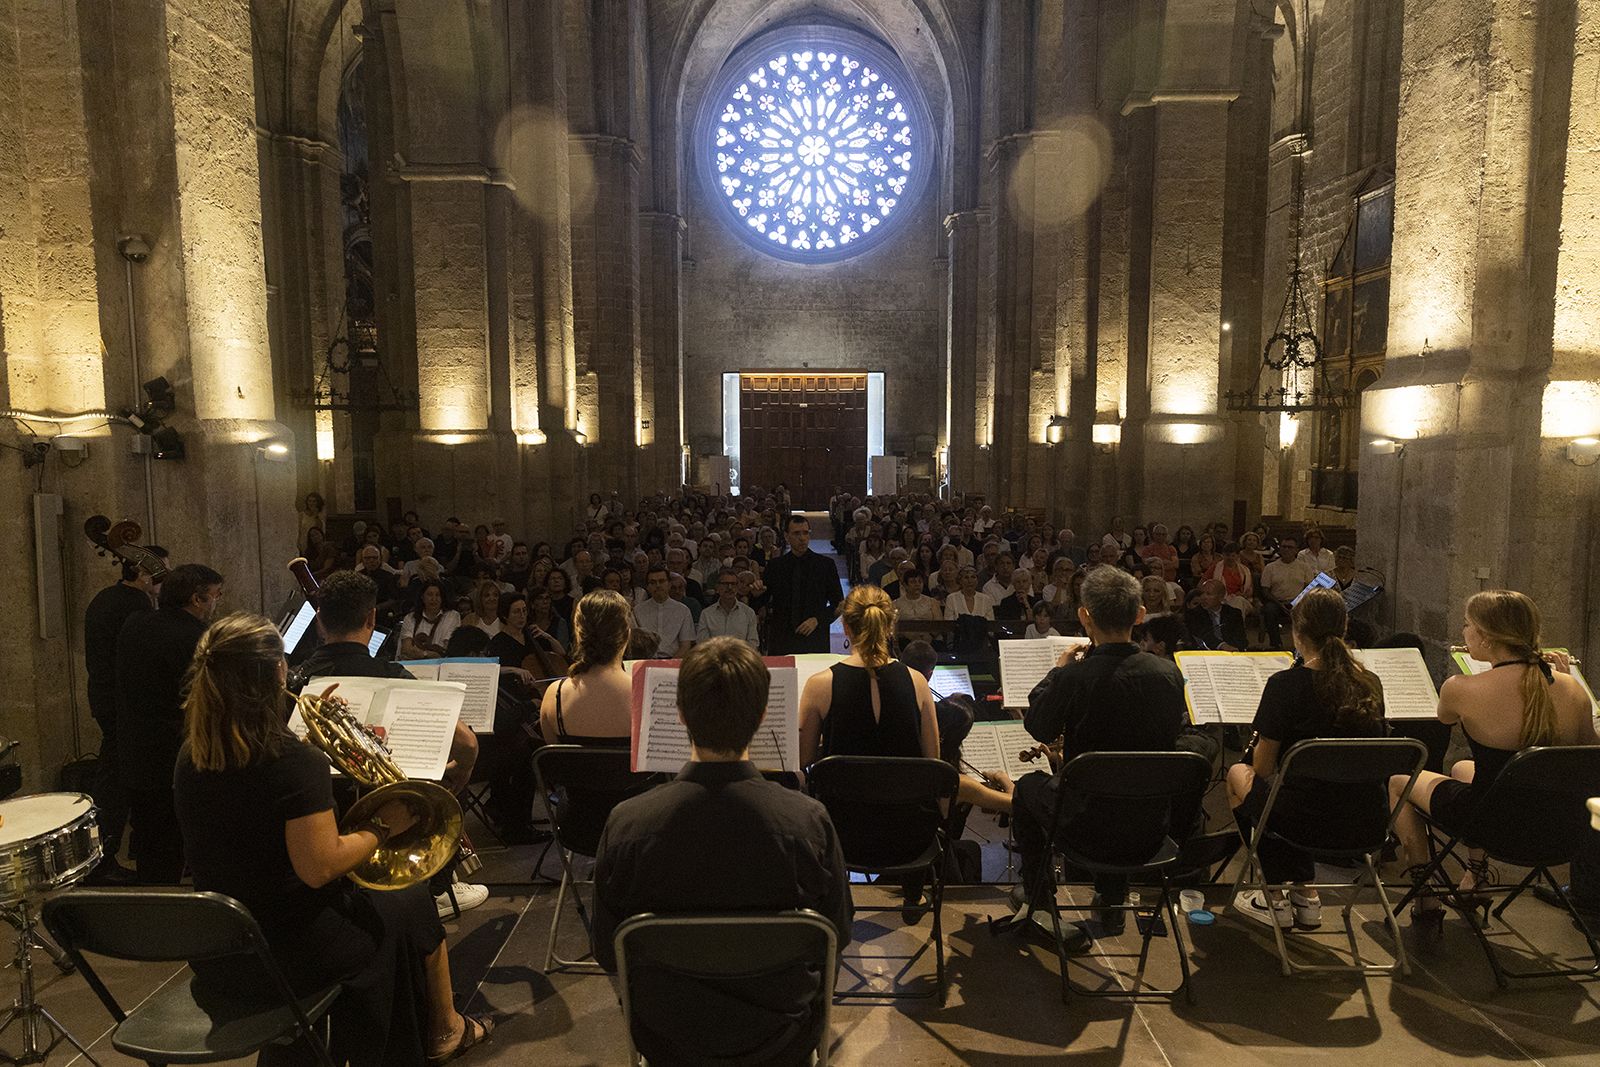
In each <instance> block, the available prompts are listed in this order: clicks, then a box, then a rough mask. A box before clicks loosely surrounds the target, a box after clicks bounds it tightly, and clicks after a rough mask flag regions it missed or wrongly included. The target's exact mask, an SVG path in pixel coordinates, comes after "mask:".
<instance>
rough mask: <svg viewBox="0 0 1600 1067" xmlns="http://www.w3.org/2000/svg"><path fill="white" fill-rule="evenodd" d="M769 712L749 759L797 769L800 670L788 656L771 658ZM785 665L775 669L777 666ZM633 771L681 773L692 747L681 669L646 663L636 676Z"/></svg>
mask: <svg viewBox="0 0 1600 1067" xmlns="http://www.w3.org/2000/svg"><path fill="white" fill-rule="evenodd" d="M767 663H768V672H769V675H770V683H769V687H768V689H767V714H766V717H765V718H763V719H762V721H761V726H760V728H759V729H757V730H756V735H755V737H754V738H752V739H751V741H750V759H751V761H752V762H753V763H755V765H756V766H758V767H760V768H761V769H762V770H777V771H793V770H797V769H798V768H799V766H800V686H799V684H798V670H797V668H796V667H794V666H792V665H789V663H790V661H789V660H788V659H787V658H783V659H772V660H768V661H767ZM779 663H781V664H784V665H782V666H774V664H779ZM633 696H634V700H633V716H634V723H635V730H634V745H633V769H634V770H636V771H668V772H676V771H679V770H682V769H683V765H684V764H685V763H687V762H689V760H690V758H691V756H692V749H691V747H690V744H689V731H688V730H686V729H684V726H683V723H682V722H681V721H680V720H679V719H678V668H677V667H673V666H664V665H661V664H660V663H659V662H656V663H647V664H646V665H645V669H644V670H642V671H638V672H636V673H635V675H634V686H633Z"/></svg>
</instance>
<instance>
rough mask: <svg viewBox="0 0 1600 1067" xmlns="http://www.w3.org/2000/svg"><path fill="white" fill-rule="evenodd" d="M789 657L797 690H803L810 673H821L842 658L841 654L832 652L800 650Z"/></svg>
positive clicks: (809, 678)
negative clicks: (792, 664)
mask: <svg viewBox="0 0 1600 1067" xmlns="http://www.w3.org/2000/svg"><path fill="white" fill-rule="evenodd" d="M789 658H790V659H792V660H794V667H795V676H796V681H797V684H798V685H799V691H804V689H805V687H806V683H807V682H809V681H810V680H811V676H812V675H814V674H821V673H822V672H823V671H825V670H827V669H828V668H829V667H832V666H833V665H834V664H835V663H839V662H840V661H842V660H843V659H844V657H843V656H840V655H838V654H836V653H833V652H801V653H799V654H798V655H795V656H791V657H789Z"/></svg>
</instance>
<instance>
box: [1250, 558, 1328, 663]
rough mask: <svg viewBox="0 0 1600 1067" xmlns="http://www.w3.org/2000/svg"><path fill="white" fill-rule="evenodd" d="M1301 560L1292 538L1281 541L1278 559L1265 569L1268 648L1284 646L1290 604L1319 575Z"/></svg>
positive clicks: (1263, 585)
mask: <svg viewBox="0 0 1600 1067" xmlns="http://www.w3.org/2000/svg"><path fill="white" fill-rule="evenodd" d="M1297 557H1298V548H1297V545H1296V542H1295V539H1294V537H1293V536H1292V535H1289V534H1285V535H1284V536H1283V537H1282V538H1280V539H1279V540H1278V558H1277V559H1275V560H1273V561H1272V562H1271V563H1268V564H1267V565H1266V566H1265V567H1263V568H1261V590H1260V592H1261V628H1262V629H1263V630H1265V631H1266V634H1267V647H1268V648H1275V649H1276V648H1282V647H1283V634H1282V629H1283V624H1284V622H1285V621H1287V620H1288V618H1289V605H1290V602H1291V601H1293V600H1294V598H1295V597H1297V596H1299V595H1300V590H1302V589H1304V588H1305V587H1306V586H1307V585H1308V584H1310V582H1311V579H1313V578H1315V577H1316V576H1317V572H1316V571H1315V570H1313V569H1312V567H1311V564H1309V563H1307V562H1305V561H1304V560H1302V559H1299V558H1297Z"/></svg>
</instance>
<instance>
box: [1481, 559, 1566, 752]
mask: <svg viewBox="0 0 1600 1067" xmlns="http://www.w3.org/2000/svg"><path fill="white" fill-rule="evenodd" d="M1467 619H1468V621H1470V622H1471V623H1472V625H1473V626H1475V627H1476V628H1477V630H1478V632H1479V633H1480V634H1482V635H1483V637H1484V639H1485V640H1487V641H1491V642H1493V643H1494V644H1497V645H1504V646H1505V647H1506V648H1507V649H1509V650H1510V651H1511V654H1512V655H1513V656H1514V657H1515V658H1516V659H1517V660H1521V661H1523V662H1525V663H1527V665H1528V666H1529V667H1530V668H1534V669H1531V670H1526V671H1524V672H1523V675H1522V735H1521V736H1520V737H1519V738H1518V740H1517V747H1518V748H1529V747H1531V746H1534V745H1553V744H1555V743H1556V741H1557V740H1559V739H1560V736H1561V734H1560V727H1559V723H1558V722H1557V719H1556V702H1555V700H1553V699H1552V698H1551V696H1550V686H1549V685H1548V684H1546V683H1545V680H1544V678H1543V677H1542V675H1543V673H1544V672H1543V671H1541V670H1538V669H1537V668H1538V665H1539V661H1540V652H1539V640H1540V636H1541V635H1540V631H1541V630H1542V629H1543V624H1542V622H1541V620H1540V618H1539V608H1538V607H1537V606H1536V605H1535V604H1534V602H1533V601H1532V600H1530V599H1528V598H1527V597H1526V596H1524V595H1523V594H1521V593H1518V592H1516V591H1514V590H1511V589H1486V590H1484V591H1483V592H1481V593H1474V594H1473V595H1472V596H1470V597H1468V598H1467Z"/></svg>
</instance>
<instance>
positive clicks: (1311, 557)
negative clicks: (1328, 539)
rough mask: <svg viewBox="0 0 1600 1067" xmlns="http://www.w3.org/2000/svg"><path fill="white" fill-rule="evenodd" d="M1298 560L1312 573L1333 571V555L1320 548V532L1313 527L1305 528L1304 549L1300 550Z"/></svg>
mask: <svg viewBox="0 0 1600 1067" xmlns="http://www.w3.org/2000/svg"><path fill="white" fill-rule="evenodd" d="M1280 555H1281V553H1280ZM1300 559H1302V560H1304V561H1305V563H1306V564H1307V565H1308V566H1310V567H1311V568H1312V570H1313V571H1324V572H1331V571H1332V570H1333V553H1332V552H1330V551H1329V550H1328V549H1326V548H1323V547H1322V531H1321V530H1319V529H1317V528H1316V527H1315V526H1308V527H1306V547H1304V548H1302V549H1301V550H1300Z"/></svg>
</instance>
